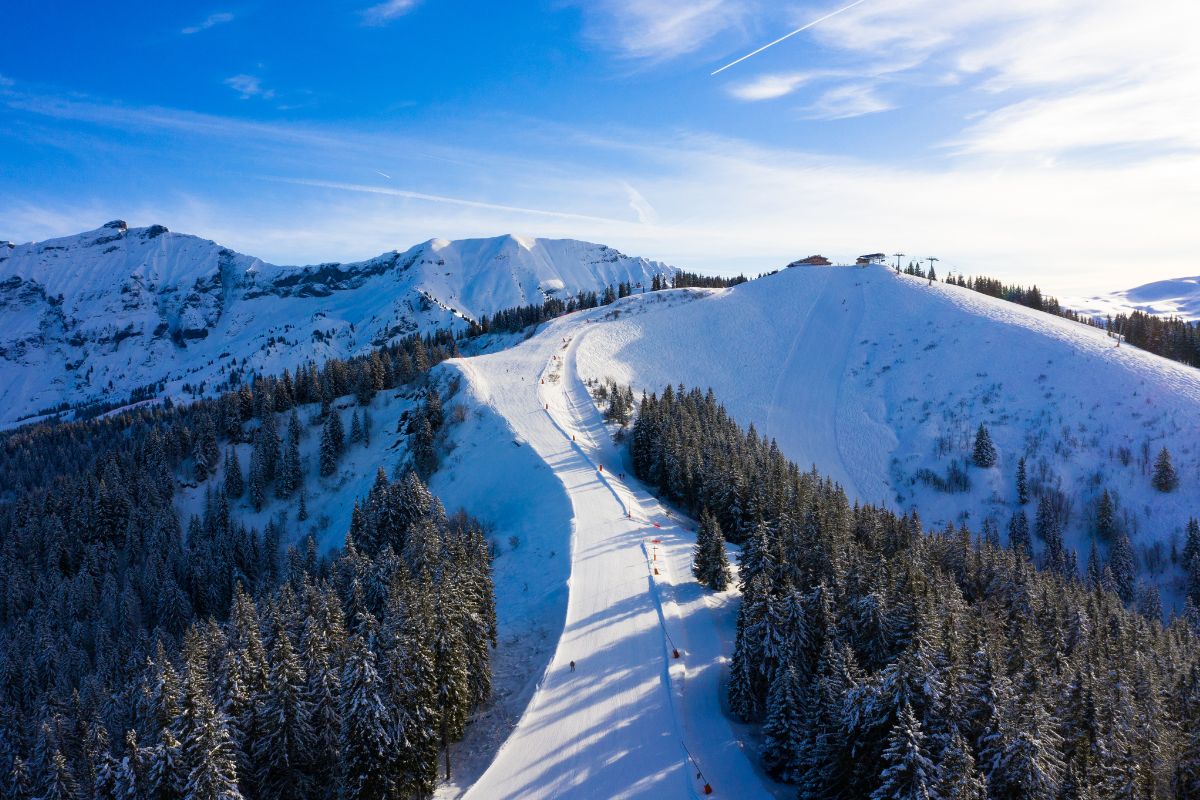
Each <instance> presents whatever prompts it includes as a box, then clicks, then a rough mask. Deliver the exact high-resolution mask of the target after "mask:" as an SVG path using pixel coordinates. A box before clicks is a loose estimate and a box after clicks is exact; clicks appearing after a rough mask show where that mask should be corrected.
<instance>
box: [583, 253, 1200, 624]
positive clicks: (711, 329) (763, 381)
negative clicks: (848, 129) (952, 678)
mask: <svg viewBox="0 0 1200 800" xmlns="http://www.w3.org/2000/svg"><path fill="white" fill-rule="evenodd" d="M690 293H691V294H692V296H693V297H694V298H695V299H694V300H693V302H690V303H682V304H681V303H678V302H672V303H667V302H665V301H666V300H667V299H668V298H669V297H670V296H672V295H676V296H677V295H679V294H681V293H680V292H667V293H662V294H661V295H660V296H658V297H651V296H647V297H646V298H645V299H642V298H634V300H635V301H637V302H634V303H630V304H629V306H628V307H626V308H624V309H623V310H622V312H621V314H620V316H619V317H617V318H616V319H612V320H609V321H607V322H605V323H604V324H598V325H587V326H584V327H585V328H586V335H584V337H583V338H582V340H581V341H580V344H579V350H578V365H579V371H580V374H581V376H582V377H584V378H585V379H599V380H604V379H610V378H611V379H614V380H616V381H617V382H619V383H622V384H632V385H633V386H634V388H635V389H636V390H639V391H640V390H641V389H643V388H644V389H646V390H650V391H661V390H662V388H663V386H665V385H666V384H668V383H669V384H679V383H682V384H684V385H685V386H699V387H702V388H703V387H712V388H713V390H714V391H715V393H716V396H717V398H718V399H720V400H721V401H722V402H724V403H725V404H726V405H727V406H728V407H729V409H730V411H731V413H733V414H734V416H735V417H736V418H737V419H738V420H739V421H740V422H742V424H749V423H754V424H755V425H756V426H757V427H758V430H759V431H760V432H762V433H765V434H766V435H768V436H771V437H773V438H776V439H777V440H778V442H779V445H780V447H781V448H782V449H783V451H784V453H785V454H786V455H787V456H789V457H790V458H791V459H793V460H794V461H796V462H798V463H800V464H805V465H807V464H815V465H816V466H817V468H818V469H819V470H820V471H821V472H822V473H824V474H828V475H830V476H832V477H833V478H834V479H835V480H837V481H838V482H839V483H841V484H842V485H843V486H844V487H845V488H846V490H847V492H848V493H849V494H851V495H852V496H854V497H857V498H858V499H860V500H861V501H863V502H871V503H879V502H882V503H884V504H886V505H888V506H890V507H892V508H897V509H908V508H910V507H916V508H918V509H919V510H920V513H921V515H922V518H923V520H924V521H925V523H926V524H927V525H929V526H938V527H940V526H942V525H944V524H945V523H946V522H949V521H954V522H956V523H957V522H961V521H966V522H967V523H968V524H969V525H970V527H971V528H972V530H974V531H976V532H978V531H979V530H980V526H981V525H982V523H983V521H984V520H985V519H987V518H989V517H991V518H992V519H993V520H994V521H996V522H997V523H998V525H999V527H1000V530H1001V532H1002V537H1003V532H1004V531H1005V529H1006V525H1007V522H1008V520H1009V517H1010V515H1011V514H1012V513H1013V511H1014V510H1015V509H1017V508H1018V506H1017V503H1016V497H1017V494H1016V481H1015V474H1016V469H1017V462H1018V460H1019V459H1020V458H1021V457H1024V458H1025V459H1026V461H1027V465H1028V474H1029V480H1030V483H1031V485H1034V486H1038V487H1041V486H1046V487H1051V488H1058V489H1060V490H1061V491H1062V492H1063V494H1064V496H1065V497H1066V499H1067V502H1068V503H1069V524H1068V530H1067V532H1066V533H1067V535H1066V539H1067V544H1068V546H1069V547H1072V548H1075V549H1076V551H1077V553H1078V558H1079V560H1080V565H1081V567H1082V566H1083V564H1085V563H1086V560H1087V557H1088V549H1089V546H1090V534H1091V532H1092V529H1093V527H1094V519H1095V504H1096V500H1097V498H1098V496H1099V495H1100V493H1101V491H1102V490H1103V489H1105V488H1107V489H1108V490H1109V491H1110V493H1112V495H1113V496H1114V497H1115V498H1116V499H1117V503H1118V506H1119V511H1118V514H1119V516H1121V517H1122V519H1123V520H1124V525H1125V527H1126V530H1128V532H1129V534H1130V537H1131V539H1132V542H1133V546H1134V549H1135V550H1136V551H1137V553H1138V557H1139V562H1140V564H1141V566H1142V572H1143V575H1145V576H1146V577H1148V578H1151V579H1153V580H1156V581H1158V582H1160V583H1161V584H1162V585H1163V586H1164V588H1165V589H1167V591H1166V593H1165V597H1164V599H1166V600H1168V601H1173V602H1175V603H1180V602H1181V598H1180V595H1179V594H1178V592H1177V591H1172V587H1173V586H1175V587H1177V586H1178V582H1179V581H1180V580H1181V578H1182V574H1181V572H1180V570H1179V568H1178V567H1177V566H1175V565H1173V564H1172V563H1171V552H1172V550H1173V548H1178V547H1179V546H1181V545H1182V542H1183V529H1184V526H1185V525H1186V523H1187V520H1188V518H1189V516H1193V515H1195V514H1196V513H1197V510H1198V509H1200V448H1197V447H1196V438H1195V432H1196V428H1195V424H1196V423H1195V421H1196V419H1198V418H1200V371H1198V370H1196V369H1193V368H1191V367H1188V366H1185V365H1183V364H1179V363H1177V362H1174V361H1170V360H1167V359H1164V358H1161V357H1158V356H1155V355H1152V354H1150V353H1146V352H1144V351H1141V350H1138V349H1137V348H1134V347H1129V346H1123V347H1120V348H1117V347H1115V341H1114V340H1113V339H1110V338H1108V336H1107V335H1106V334H1105V332H1104V331H1101V330H1098V329H1096V328H1091V327H1089V326H1086V325H1082V324H1079V323H1075V322H1072V321H1070V320H1066V319H1063V318H1061V317H1056V316H1052V315H1049V314H1044V313H1041V312H1038V311H1034V310H1032V309H1028V308H1025V307H1023V306H1019V305H1016V304H1013V303H1007V302H1004V301H1001V300H996V299H993V298H990V297H987V296H984V295H981V294H977V293H975V292H972V291H969V290H967V289H963V288H959V287H956V286H948V285H946V284H941V283H937V282H935V283H934V284H933V285H931V286H930V285H927V283H926V281H924V280H920V279H916V278H910V277H908V276H904V275H895V274H893V273H892V272H891V271H889V270H887V269H884V268H881V267H869V268H866V269H854V268H832V269H831V268H795V269H789V270H785V271H783V272H781V273H779V274H777V275H773V276H770V277H767V278H764V279H761V280H756V281H751V282H749V283H747V284H743V285H742V286H738V287H735V288H733V289H729V290H724V291H717V292H705V291H702V290H691V291H690ZM623 302H624V301H623ZM681 331H686V332H687V334H686V335H681V334H680V332H681ZM560 335H564V334H560ZM981 423H982V424H985V425H986V426H987V427H988V428H989V430H990V433H991V436H992V438H993V439H994V441H995V443H996V446H997V448H998V450H999V459H998V462H997V465H996V466H995V467H992V468H990V469H979V468H977V467H974V466H966V467H965V471H966V473H967V474H968V476H969V479H970V488H969V489H967V490H965V491H953V492H950V491H945V490H943V489H941V488H939V481H944V480H945V479H946V477H947V475H948V472H949V470H950V468H951V464H952V463H957V464H958V465H959V466H962V465H963V464H964V461H965V460H966V459H967V458H969V456H970V453H971V446H972V444H973V438H974V434H975V431H976V429H977V428H978V426H979V425H980V424H981ZM1163 446H1166V447H1167V448H1169V450H1170V452H1171V454H1172V456H1173V459H1174V465H1175V468H1176V470H1177V472H1178V474H1179V476H1180V479H1181V480H1180V486H1179V488H1178V489H1177V490H1176V491H1174V492H1171V493H1169V494H1164V493H1162V492H1159V491H1157V490H1155V489H1154V488H1153V486H1152V485H1151V480H1150V478H1151V472H1152V470H1153V465H1154V460H1155V457H1156V455H1157V454H1158V452H1159V450H1160V449H1161V448H1162V447H1163ZM1035 509H1036V503H1035V502H1031V503H1030V504H1029V505H1028V506H1026V507H1025V511H1026V513H1027V514H1028V516H1029V520H1030V522H1031V523H1032V522H1033V517H1034V512H1035ZM1100 552H1101V555H1102V556H1103V555H1104V552H1105V547H1104V545H1103V544H1101V547H1100Z"/></svg>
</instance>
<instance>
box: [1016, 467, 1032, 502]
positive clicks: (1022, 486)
mask: <svg viewBox="0 0 1200 800" xmlns="http://www.w3.org/2000/svg"><path fill="white" fill-rule="evenodd" d="M1017 502H1018V503H1020V504H1021V505H1025V504H1026V503H1028V502H1029V479H1028V477H1027V476H1026V474H1025V456H1021V460H1020V461H1018V462H1017Z"/></svg>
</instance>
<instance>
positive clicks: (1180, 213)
mask: <svg viewBox="0 0 1200 800" xmlns="http://www.w3.org/2000/svg"><path fill="white" fill-rule="evenodd" d="M0 106H3V107H4V108H5V111H6V112H8V113H13V114H15V113H16V112H21V113H22V114H23V116H22V117H21V118H20V119H21V121H22V122H23V123H25V124H24V125H23V127H25V128H26V129H31V128H34V127H36V123H37V118H38V117H47V116H49V117H54V118H69V119H76V120H82V121H86V122H88V123H90V124H92V125H95V126H97V127H100V128H109V129H113V128H115V129H118V130H136V131H138V133H139V134H140V136H139V137H114V141H116V142H118V144H110V143H108V142H106V143H105V148H106V149H105V151H104V159H103V161H104V163H105V164H107V165H110V166H116V165H120V164H123V163H138V164H155V163H156V162H158V161H159V160H160V157H161V159H162V160H171V159H174V160H175V161H177V162H178V161H180V160H185V161H193V162H194V161H203V163H204V164H205V167H206V169H205V171H204V176H203V177H200V176H195V175H192V174H191V173H190V172H188V171H185V172H183V173H179V172H173V171H171V170H172V169H174V168H173V167H171V166H164V167H163V169H164V170H165V171H164V172H163V173H162V174H163V175H164V176H168V177H169V178H170V179H164V180H141V181H139V183H138V185H137V187H135V188H136V190H135V191H131V190H130V187H127V186H124V185H114V184H112V182H106V183H104V184H103V185H102V186H99V187H98V188H96V189H95V191H94V193H93V194H89V195H88V196H84V197H78V198H74V199H72V198H66V197H55V196H52V195H51V194H50V193H51V192H53V191H54V190H52V189H40V190H30V189H29V188H28V187H17V186H12V185H6V184H4V183H3V182H0V220H5V221H7V222H9V225H8V226H7V228H8V229H7V230H5V231H4V232H3V235H2V237H0V238H8V237H13V238H25V239H27V238H41V237H44V236H45V235H46V230H45V228H46V227H47V226H48V225H50V222H51V221H53V227H54V228H55V230H54V231H53V232H54V233H66V232H71V231H79V230H87V229H90V228H93V227H95V226H96V225H97V224H100V222H103V221H104V220H106V219H112V218H114V217H121V218H124V219H129V220H130V221H131V222H133V221H134V220H137V219H141V220H142V221H143V224H149V223H150V222H161V223H162V224H165V225H167V226H168V227H170V228H172V229H173V230H180V231H186V232H192V233H197V234H200V235H203V236H206V237H212V238H215V239H217V240H218V241H220V242H222V243H223V244H226V245H228V246H230V247H235V248H236V249H239V250H241V251H243V252H249V253H252V254H254V255H257V256H260V257H263V258H265V259H268V260H270V261H274V262H276V263H313V262H318V261H329V260H349V259H354V258H366V257H369V256H371V255H374V254H376V253H378V252H382V251H384V250H387V249H391V248H394V247H401V246H407V245H409V244H412V243H414V242H418V241H423V240H425V239H428V238H430V237H432V236H444V237H447V238H460V237H467V236H488V235H495V234H500V233H509V232H513V231H530V229H531V228H532V231H530V232H532V233H534V234H536V235H540V236H555V237H570V238H579V239H587V240H591V241H600V242H604V243H607V244H611V245H613V246H615V247H618V248H620V249H621V250H623V251H625V252H628V253H633V254H637V255H645V256H648V257H653V258H660V259H663V260H666V261H670V262H672V263H677V264H679V265H681V266H685V267H690V268H694V269H702V270H711V271H724V272H728V273H737V272H739V271H746V272H749V273H755V272H759V271H763V270H765V269H769V268H773V267H777V266H780V265H782V264H786V263H787V262H788V261H790V260H792V259H794V258H795V257H796V256H798V255H807V254H808V253H810V252H824V253H825V254H826V255H828V256H831V257H835V258H839V259H840V258H853V257H854V256H855V255H857V254H859V253H862V252H873V251H876V250H879V251H886V252H894V251H902V252H906V253H912V254H914V255H937V256H939V257H941V258H942V259H943V261H942V263H941V264H939V271H942V270H941V267H943V266H944V267H946V268H953V269H954V270H955V272H959V271H965V272H967V273H970V274H980V273H984V274H989V275H995V276H996V277H1000V278H1002V279H1005V280H1011V281H1017V282H1029V281H1037V282H1038V284H1039V285H1041V286H1043V287H1044V288H1046V289H1047V290H1048V291H1051V292H1053V293H1056V294H1059V295H1066V294H1070V293H1078V294H1081V295H1082V294H1094V293H1097V292H1101V291H1104V290H1108V289H1117V288H1124V287H1128V286H1131V285H1135V284H1139V283H1145V282H1148V281H1150V280H1154V279H1161V278H1170V277H1177V276H1179V275H1185V274H1194V273H1195V268H1194V264H1193V260H1192V252H1193V251H1194V248H1195V234H1194V233H1193V228H1194V220H1193V219H1192V217H1193V216H1194V209H1195V208H1196V207H1197V203H1198V202H1200V196H1198V195H1200V191H1198V188H1197V187H1200V155H1196V154H1186V153H1177V154H1175V155H1162V154H1160V155H1158V156H1157V157H1154V158H1152V159H1150V160H1144V161H1142V162H1140V163H1136V164H1134V163H1119V162H1110V163H1102V164H1096V163H1090V164H1081V163H1078V162H1072V160H1067V159H1064V160H1062V161H1060V163H1059V164H1058V165H1057V166H1055V167H1054V168H1046V167H1044V166H1042V162H1041V161H1034V160H1029V159H1018V160H1012V161H1011V162H1006V163H1005V164H1004V165H1003V166H1002V167H998V166H995V162H994V160H993V159H991V158H988V159H982V158H979V157H977V156H976V155H974V154H969V155H967V156H964V157H963V158H960V159H955V160H951V161H949V162H946V161H942V160H939V161H918V162H916V163H917V166H907V167H894V166H886V165H881V164H877V163H869V162H866V161H863V160H859V159H850V158H835V157H830V156H823V155H817V154H812V153H807V152H802V151H798V150H794V149H787V148H763V147H756V146H753V145H752V144H750V143H748V142H746V141H743V140H736V139H728V138H714V137H706V136H699V135H695V134H688V133H687V132H680V131H677V130H670V131H663V132H657V133H655V132H651V131H648V130H647V129H645V128H643V129H640V130H627V129H610V130H607V131H597V130H596V129H595V128H588V129H585V130H576V129H569V128H564V127H561V126H554V125H549V124H545V123H542V124H539V123H537V122H536V121H531V120H528V119H520V120H513V121H512V123H513V124H510V125H503V124H498V121H497V120H495V119H490V120H489V121H488V123H487V127H486V131H487V134H488V135H487V136H486V137H485V136H482V135H480V136H471V135H470V132H469V131H468V132H465V134H464V135H466V136H467V137H468V139H469V140H470V141H474V142H486V144H479V145H476V146H475V147H474V148H471V149H468V148H455V147H453V146H452V145H450V144H448V143H446V142H445V141H440V140H438V139H437V138H434V137H431V139H429V140H419V139H414V138H406V137H402V136H398V135H395V134H392V133H381V132H373V133H365V132H363V131H359V130H355V129H354V128H353V127H345V126H339V127H323V126H314V125H272V124H265V123H253V122H248V121H245V120H236V119H228V118H223V117H216V116H211V115H201V114H196V113H193V112H179V111H173V110H170V109H161V108H144V109H138V108H130V107H128V106H123V105H116V106H113V105H102V104H97V103H91V104H87V103H80V102H79V101H75V100H49V99H45V98H41V99H38V98H30V97H25V98H24V99H23V100H22V101H21V102H17V101H16V100H15V99H12V98H10V97H4V98H0ZM984 119H986V118H984ZM52 131H53V129H52ZM155 133H163V134H166V135H161V136H155V135H154V134H155ZM147 142H150V144H147ZM996 146H997V145H989V148H990V149H995V147H996ZM148 148H149V149H148ZM75 151H77V155H79V154H80V152H78V151H79V148H78V147H75ZM84 154H86V153H84ZM147 156H150V157H149V158H148V157H147ZM100 161H101V159H86V160H85V162H96V163H99V162H100ZM384 163H386V164H388V165H389V168H388V169H387V170H386V171H387V172H388V173H389V174H391V175H395V176H397V180H396V181H395V184H390V183H389V184H387V185H386V186H384V187H379V186H372V185H369V184H368V181H367V178H368V176H375V172H374V170H375V169H377V168H378V166H379V165H380V164H384ZM150 168H153V167H150ZM267 172H269V173H272V174H273V175H275V176H277V177H281V178H285V179H288V180H290V181H292V182H291V183H279V182H278V181H263V180H258V179H256V177H255V176H256V175H261V174H262V173H267ZM614 174H615V175H618V176H620V175H636V176H637V178H636V181H635V182H636V189H633V187H632V186H630V185H627V184H626V183H623V182H621V181H620V180H619V179H618V180H614V179H613V175H614ZM225 176H231V177H232V176H237V177H238V178H239V179H238V180H224V179H223V178H224V177H225ZM631 180H632V179H631ZM365 184H366V185H365ZM393 185H395V186H398V187H399V186H403V187H404V188H392V187H393ZM106 192H107V194H105V193H106ZM180 192H192V193H193V195H190V196H186V197H185V196H183V195H181V194H178V193H180ZM646 198H653V205H651V204H650V203H649V202H647V201H646ZM32 203H38V204H40V205H41V206H45V207H49V208H52V209H53V208H56V207H57V208H59V209H60V213H59V214H57V215H56V214H53V213H50V214H43V212H41V211H26V212H21V209H22V208H26V209H28V207H29V206H28V204H32ZM60 204H62V205H61V206H60ZM106 209H107V210H106ZM123 209H124V210H123ZM68 211H70V212H71V213H67V212H68ZM76 211H77V213H75V212H76Z"/></svg>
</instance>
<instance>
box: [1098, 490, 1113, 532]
mask: <svg viewBox="0 0 1200 800" xmlns="http://www.w3.org/2000/svg"><path fill="white" fill-rule="evenodd" d="M1096 535H1097V536H1099V537H1100V541H1102V542H1104V543H1105V544H1110V545H1111V544H1112V543H1113V540H1114V539H1116V536H1117V512H1116V505H1115V504H1114V503H1113V499H1112V495H1111V494H1109V491H1108V489H1105V490H1104V491H1102V492H1100V498H1099V499H1098V500H1097V501H1096Z"/></svg>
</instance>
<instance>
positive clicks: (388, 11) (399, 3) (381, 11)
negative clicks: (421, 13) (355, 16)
mask: <svg viewBox="0 0 1200 800" xmlns="http://www.w3.org/2000/svg"><path fill="white" fill-rule="evenodd" d="M418 2H420V0H385V2H382V3H380V4H378V5H374V6H371V7H370V8H368V9H366V10H365V11H363V12H362V13H363V23H364V24H366V25H386V24H387V23H389V22H391V21H392V20H394V19H396V18H397V17H402V16H404V15H405V14H407V13H408V12H409V11H412V10H413V9H414V8H416V7H417V3H418Z"/></svg>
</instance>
